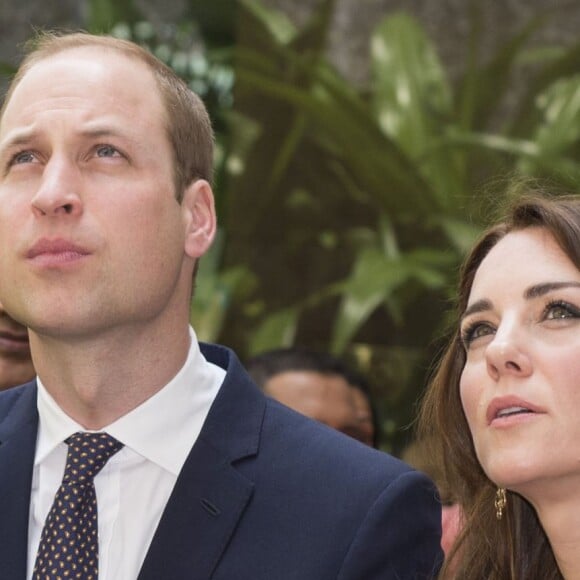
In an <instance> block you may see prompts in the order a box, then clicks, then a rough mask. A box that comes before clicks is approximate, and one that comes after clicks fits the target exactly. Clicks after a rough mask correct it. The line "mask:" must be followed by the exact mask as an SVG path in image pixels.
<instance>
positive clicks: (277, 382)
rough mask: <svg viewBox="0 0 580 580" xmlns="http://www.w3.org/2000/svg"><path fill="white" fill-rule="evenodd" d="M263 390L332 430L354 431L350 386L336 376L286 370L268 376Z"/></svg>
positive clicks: (355, 419) (355, 421)
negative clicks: (270, 376)
mask: <svg viewBox="0 0 580 580" xmlns="http://www.w3.org/2000/svg"><path fill="white" fill-rule="evenodd" d="M264 392H265V393H266V394H267V395H269V396H271V397H272V398H274V399H276V400H277V401H280V402H281V403H283V404H284V405H286V406H288V407H290V408H292V409H294V410H295V411H298V412H299V413H302V414H303V415H306V416H307V417H310V418H312V419H315V420H316V421H320V422H321V423H324V424H326V425H328V426H329V427H332V428H333V429H336V430H338V431H342V432H343V433H346V434H347V435H351V436H355V434H357V433H358V428H357V427H358V425H357V416H356V409H355V406H354V399H353V396H352V388H351V387H350V386H349V384H348V383H347V382H346V381H345V380H344V379H343V378H342V377H340V376H338V375H325V374H320V373H317V372H313V371H286V372H282V373H279V374H277V375H274V376H273V377H272V378H270V379H269V380H268V382H267V383H266V385H265V388H264ZM356 438H357V439H358V437H356Z"/></svg>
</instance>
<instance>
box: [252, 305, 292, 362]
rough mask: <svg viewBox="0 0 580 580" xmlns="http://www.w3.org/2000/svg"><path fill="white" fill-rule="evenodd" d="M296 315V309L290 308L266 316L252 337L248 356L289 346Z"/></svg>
mask: <svg viewBox="0 0 580 580" xmlns="http://www.w3.org/2000/svg"><path fill="white" fill-rule="evenodd" d="M298 314H299V312H298V309H297V308H295V307H292V308H285V309H283V310H278V311H277V312H273V313H272V314H270V315H268V316H267V317H266V318H265V320H264V321H263V322H262V324H261V325H260V326H259V327H258V328H257V330H256V331H255V332H254V335H253V336H252V339H251V342H250V346H249V354H250V355H252V354H257V353H259V352H262V351H265V350H269V349H272V348H278V347H285V346H290V345H291V344H292V343H293V342H294V336H295V335H296V325H297V323H298Z"/></svg>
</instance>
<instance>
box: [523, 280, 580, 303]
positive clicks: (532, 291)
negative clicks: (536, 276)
mask: <svg viewBox="0 0 580 580" xmlns="http://www.w3.org/2000/svg"><path fill="white" fill-rule="evenodd" d="M561 288H580V282H545V283H544V284H534V285H533V286H530V287H529V288H527V289H526V291H525V292H524V298H525V299H526V300H530V299H532V298H538V297H539V296H544V295H545V294H547V293H548V292H551V291H552V290H560V289H561Z"/></svg>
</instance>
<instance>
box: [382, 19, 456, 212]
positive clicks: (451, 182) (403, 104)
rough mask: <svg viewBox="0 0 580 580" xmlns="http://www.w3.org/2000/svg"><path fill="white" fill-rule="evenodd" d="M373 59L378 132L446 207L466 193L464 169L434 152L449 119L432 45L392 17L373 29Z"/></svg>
mask: <svg viewBox="0 0 580 580" xmlns="http://www.w3.org/2000/svg"><path fill="white" fill-rule="evenodd" d="M371 56H372V60H371V66H372V71H373V80H374V89H375V90H374V92H373V108H374V110H375V115H376V118H377V119H378V123H379V125H380V127H381V128H382V129H383V130H384V131H385V133H386V134H387V135H389V136H390V137H391V138H392V139H393V140H394V141H395V143H397V145H398V146H399V147H400V148H401V149H402V150H403V151H404V152H405V153H406V154H407V156H408V157H409V158H411V159H413V160H414V161H415V163H416V164H417V168H418V170H419V171H420V172H421V174H422V176H423V177H424V178H425V180H426V181H427V182H428V183H429V184H430V185H431V186H432V188H433V191H434V192H435V193H437V195H438V199H439V202H440V203H441V204H442V205H443V206H447V205H449V203H450V199H452V198H454V197H455V196H456V195H457V194H458V193H460V192H462V191H463V189H464V188H463V185H462V173H461V168H462V164H461V160H460V159H459V157H458V156H457V155H456V154H454V155H450V154H449V152H448V151H447V152H441V150H437V149H433V148H432V144H433V142H434V140H437V139H439V137H440V135H441V134H442V133H443V132H444V128H445V126H446V125H447V124H448V123H449V120H450V118H451V114H452V98H451V88H450V86H449V83H448V82H447V79H446V77H445V73H444V71H443V67H442V65H441V62H440V60H439V57H438V56H437V53H436V51H435V49H434V47H433V45H432V43H431V42H430V41H429V39H428V37H427V35H426V34H425V31H424V30H423V28H422V27H421V26H420V25H419V24H418V23H417V22H416V21H415V20H414V19H413V18H412V17H411V16H409V15H407V14H396V15H394V16H390V17H388V18H386V19H385V20H383V21H382V22H381V23H380V25H379V26H378V27H377V28H376V30H375V32H374V34H373V37H372V42H371ZM442 153H443V154H442Z"/></svg>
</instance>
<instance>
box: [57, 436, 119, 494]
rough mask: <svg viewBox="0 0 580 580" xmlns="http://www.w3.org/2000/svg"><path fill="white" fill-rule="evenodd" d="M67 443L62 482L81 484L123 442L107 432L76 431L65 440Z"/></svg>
mask: <svg viewBox="0 0 580 580" xmlns="http://www.w3.org/2000/svg"><path fill="white" fill-rule="evenodd" d="M65 443H66V444H67V445H68V455H67V458H66V468H65V472H64V477H63V481H62V482H63V484H66V483H75V484H79V485H82V484H84V483H88V482H90V481H92V480H93V478H94V477H95V476H96V475H97V474H98V473H99V471H101V469H103V467H104V466H105V463H107V461H108V460H109V459H110V458H111V457H112V456H113V455H114V454H115V453H117V451H119V449H121V447H123V444H122V443H120V442H119V441H117V440H116V439H115V438H114V437H111V436H110V435H109V434H107V433H87V432H83V431H81V432H78V433H75V434H74V435H71V436H70V437H69V438H68V439H66V440H65Z"/></svg>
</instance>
